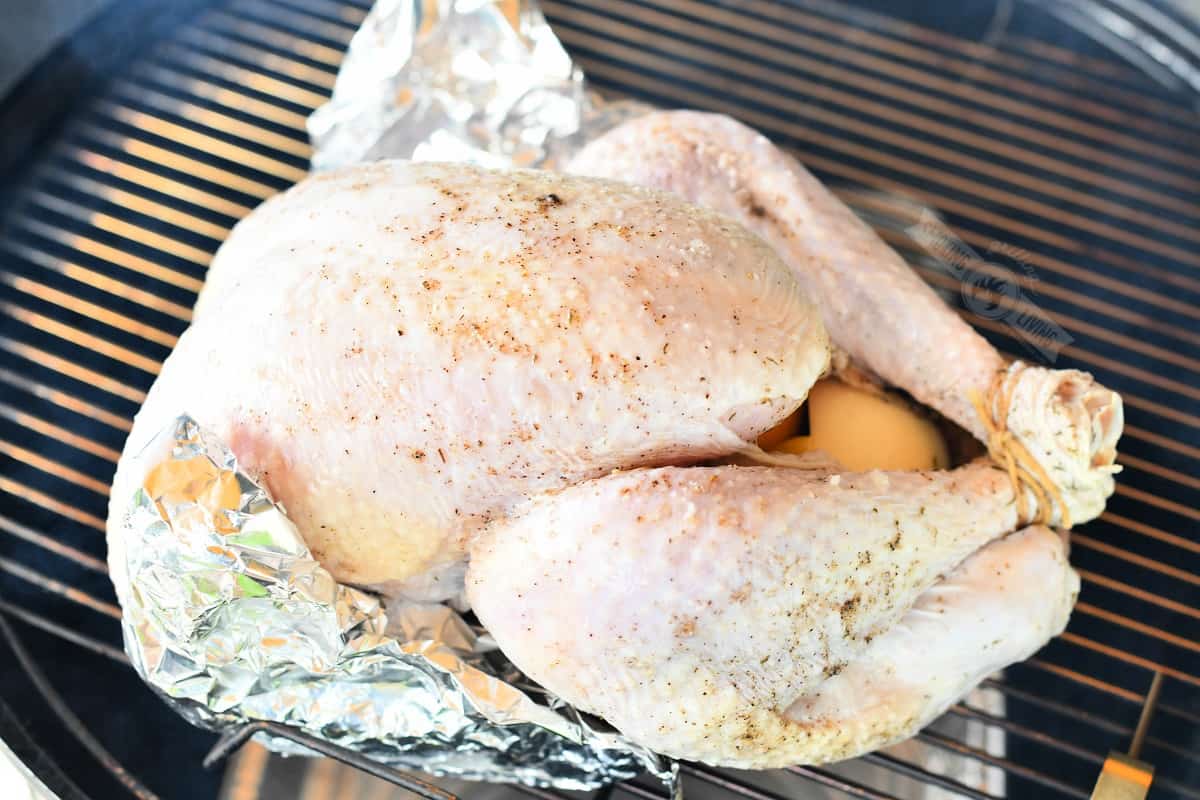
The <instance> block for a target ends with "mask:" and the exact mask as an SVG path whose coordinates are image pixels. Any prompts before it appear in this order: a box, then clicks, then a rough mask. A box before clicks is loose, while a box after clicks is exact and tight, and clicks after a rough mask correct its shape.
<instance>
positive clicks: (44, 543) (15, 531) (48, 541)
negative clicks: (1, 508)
mask: <svg viewBox="0 0 1200 800" xmlns="http://www.w3.org/2000/svg"><path fill="white" fill-rule="evenodd" d="M0 530H3V531H4V532H5V533H8V534H11V535H13V536H15V537H17V538H18V539H24V540H25V541H27V542H29V543H31V544H35V545H37V546H38V547H40V548H42V549H43V550H46V551H47V552H50V553H54V554H55V555H57V556H62V557H63V558H66V559H69V560H71V561H74V562H75V563H76V564H78V565H79V566H81V567H84V568H85V569H90V570H92V571H94V572H100V573H104V574H106V575H107V574H108V566H107V565H106V564H105V563H104V562H103V561H102V560H100V559H98V558H96V557H94V556H90V555H88V554H87V553H85V552H83V551H82V550H79V549H77V548H74V547H71V546H70V545H68V544H63V543H62V542H60V541H58V540H57V539H55V538H54V537H52V536H47V535H46V534H44V533H39V532H37V531H35V530H32V529H30V528H27V527H26V526H24V525H22V524H21V523H19V522H14V521H13V520H11V519H9V518H8V517H6V516H3V515H0ZM93 600H94V598H93ZM96 602H99V601H96Z"/></svg>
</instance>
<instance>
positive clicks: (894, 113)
mask: <svg viewBox="0 0 1200 800" xmlns="http://www.w3.org/2000/svg"><path fill="white" fill-rule="evenodd" d="M612 7H613V8H623V9H630V11H629V12H628V13H630V14H631V15H632V14H636V15H637V16H641V17H648V18H649V19H651V20H653V21H656V22H657V21H658V20H660V19H665V18H667V17H666V15H662V14H656V13H654V12H651V11H648V10H647V9H646V7H644V6H636V5H632V4H628V3H624V2H618V3H616V4H614V5H613V6H612ZM606 8H607V7H606ZM562 13H563V14H564V18H566V19H571V20H574V19H575V18H576V17H577V18H578V19H579V24H580V27H581V28H582V27H583V25H584V23H585V21H586V30H587V31H588V32H593V31H596V32H599V31H603V32H606V33H609V34H610V35H611V36H612V37H613V38H619V39H620V40H621V41H628V42H636V43H638V44H639V45H641V46H643V47H647V48H654V49H657V50H663V51H667V52H670V53H672V54H674V55H677V56H680V57H684V58H688V59H691V60H694V61H696V62H699V63H704V64H714V65H718V66H720V67H721V68H722V69H727V70H729V71H730V72H734V73H736V74H739V75H741V76H743V77H745V78H747V79H748V80H753V81H755V82H756V83H760V84H765V85H767V86H770V87H771V90H772V91H774V90H776V89H778V88H786V89H787V91H788V95H787V96H778V95H776V96H775V99H774V100H773V102H772V104H773V105H774V106H775V107H778V108H779V109H781V110H785V111H789V112H792V113H795V114H797V115H798V116H799V117H801V118H804V119H810V120H814V121H819V122H824V123H827V124H829V125H831V126H834V127H838V128H844V127H846V126H848V125H853V126H855V128H856V130H857V131H858V132H860V133H862V134H865V135H870V136H871V137H872V138H874V139H876V140H877V141H880V142H884V143H890V144H894V145H898V146H901V147H904V148H905V149H906V150H909V151H911V152H914V153H921V154H923V155H926V156H928V157H930V158H933V159H936V160H938V161H942V162H944V163H949V164H953V165H955V166H958V167H961V168H964V169H967V170H971V171H973V172H975V173H978V174H982V175H988V176H990V177H993V178H997V179H1000V180H1004V181H1007V182H1008V183H1009V184H1010V185H1015V186H1019V187H1024V188H1027V189H1031V190H1036V191H1039V192H1041V193H1043V194H1047V195H1050V196H1053V197H1058V198H1061V199H1065V200H1068V201H1070V202H1073V203H1075V204H1076V205H1083V206H1086V207H1090V208H1094V209H1096V210H1099V211H1102V212H1103V213H1106V214H1111V215H1114V216H1116V217H1118V218H1123V219H1126V220H1131V221H1135V222H1138V223H1139V224H1142V225H1146V226H1149V227H1151V228H1161V229H1163V230H1167V231H1169V232H1171V233H1173V234H1175V235H1181V236H1184V237H1185V238H1193V237H1196V236H1198V235H1200V234H1197V233H1196V231H1195V230H1194V229H1191V230H1189V229H1188V228H1187V226H1186V225H1183V224H1181V223H1178V222H1174V221H1171V220H1167V219H1164V218H1162V217H1156V216H1155V215H1153V214H1150V213H1148V212H1143V211H1141V210H1139V209H1136V208H1131V207H1130V206H1129V205H1126V204H1122V203H1117V202H1113V201H1108V200H1105V199H1103V198H1099V197H1096V196H1095V195H1094V194H1089V193H1087V192H1086V191H1081V190H1079V189H1076V188H1073V187H1071V186H1068V185H1065V184H1062V183H1058V182H1055V181H1052V180H1049V179H1042V178H1039V177H1037V176H1036V175H1035V174H1030V173H1029V172H1024V171H1022V170H1021V166H1028V164H1029V162H1030V160H1031V159H1032V161H1033V162H1039V163H1038V164H1037V165H1038V166H1042V167H1044V168H1046V169H1047V170H1053V172H1051V173H1050V174H1053V175H1059V176H1062V177H1069V178H1071V179H1073V180H1075V181H1078V182H1081V183H1082V182H1087V183H1089V184H1093V185H1097V186H1104V188H1109V189H1114V190H1116V191H1119V192H1122V193H1123V194H1125V195H1126V196H1127V197H1131V198H1137V199H1138V200H1141V201H1142V202H1145V203H1148V204H1151V205H1156V206H1160V207H1161V208H1163V209H1168V210H1170V211H1172V212H1174V213H1177V214H1180V215H1183V216H1188V217H1192V218H1195V217H1196V215H1197V209H1196V207H1195V206H1194V205H1193V204H1189V203H1186V202H1184V201H1183V200H1181V199H1180V198H1177V197H1173V196H1171V195H1167V194H1163V193H1161V192H1154V191H1152V190H1149V189H1147V188H1146V187H1144V186H1140V185H1138V184H1136V183H1134V182H1132V181H1131V180H1127V179H1122V178H1120V177H1115V176H1110V175H1105V174H1098V173H1097V172H1096V171H1093V170H1088V169H1086V168H1084V167H1080V166H1077V165H1075V164H1073V163H1070V162H1064V161H1062V160H1061V159H1055V158H1052V157H1047V156H1041V155H1039V154H1036V153H1030V151H1028V150H1027V149H1024V148H1021V147H1019V146H1017V145H1013V144H1008V143H1006V142H1003V141H998V140H996V139H994V138H991V137H989V136H986V135H983V134H980V133H976V132H974V131H972V130H970V129H966V128H964V127H962V126H961V125H956V124H954V123H953V122H944V121H942V120H941V119H939V118H930V116H929V115H928V114H926V113H917V112H909V111H906V110H904V109H903V108H902V107H899V106H897V105H896V103H895V101H896V100H897V99H900V98H898V97H896V96H894V95H891V96H889V97H888V98H887V100H888V101H889V102H882V101H874V100H869V99H866V98H864V97H862V96H861V95H858V94H851V93H849V92H845V91H840V90H838V89H837V88H836V86H837V84H838V83H839V82H840V83H845V82H850V81H851V78H852V75H850V76H848V75H847V73H846V71H845V70H844V69H842V68H841V67H839V66H837V65H834V64H830V63H828V62H822V61H819V60H816V59H805V58H804V57H803V56H791V57H790V58H789V59H788V62H789V64H788V65H789V66H792V67H795V66H800V65H801V64H800V63H799V62H803V66H804V68H805V69H806V70H812V71H814V73H815V74H817V75H818V76H819V77H820V79H821V82H819V83H817V82H812V81H802V80H799V79H796V78H789V77H787V76H784V75H780V73H779V71H778V68H777V67H775V68H773V67H771V66H765V65H759V64H756V63H754V62H751V61H747V60H746V59H745V58H736V57H732V56H727V55H724V54H723V53H721V52H719V51H715V52H714V51H712V50H711V49H706V48H704V47H699V46H695V45H691V44H688V43H686V42H684V41H682V40H681V39H674V38H672V39H666V38H664V37H662V36H661V35H658V33H657V32H656V31H655V32H651V31H648V30H645V29H639V28H637V27H634V26H632V25H621V24H620V23H617V22H615V21H613V20H612V19H611V17H609V16H608V15H607V14H603V15H601V14H597V13H594V12H591V11H587V10H583V9H579V8H574V7H571V8H570V9H569V10H568V9H567V8H564V9H563V10H562ZM688 34H689V36H690V35H692V33H691V31H690V29H689V31H688ZM575 35H576V36H577V37H580V36H583V35H584V34H582V33H576V34H575ZM696 35H698V36H700V37H701V38H704V39H705V40H706V41H707V42H709V43H711V44H713V45H718V46H719V45H720V44H721V43H722V42H721V41H720V40H726V39H729V38H731V35H730V34H727V33H725V32H723V31H721V30H720V29H715V28H705V29H702V30H700V31H698V32H697V34H696ZM578 41H581V42H583V41H587V42H589V43H594V42H597V41H599V40H598V39H595V38H594V37H592V38H588V39H584V38H579V39H578ZM751 47H752V45H751V44H749V43H747V44H745V45H743V46H742V48H743V49H749V48H751ZM748 54H750V53H748ZM761 54H762V51H761V50H758V49H755V50H754V52H753V53H752V55H756V56H758V57H760V58H761ZM854 83H857V86H856V88H858V89H866V90H873V91H876V92H877V91H879V84H878V82H876V81H874V80H872V79H870V78H867V77H865V76H864V77H862V78H860V79H859V80H858V81H856V82H854ZM904 91H905V90H900V93H901V94H903V93H904ZM766 94H767V93H766V92H765V91H762V90H759V91H758V92H757V94H756V93H753V92H751V93H749V94H747V96H749V97H756V98H757V97H758V96H760V95H762V96H765V95H766ZM793 97H794V98H795V99H792V98H793ZM815 103H821V104H822V105H815ZM830 103H834V104H836V106H837V107H838V108H841V109H844V111H843V112H838V111H833V110H832V109H830V108H827V107H825V106H826V105H827V104H830ZM943 110H945V111H947V112H952V111H954V110H955V109H943ZM864 113H870V114H871V115H872V117H873V118H874V119H878V120H879V124H875V123H870V122H865V121H864V120H862V119H861V115H862V114H864ZM851 115H852V116H851ZM960 116H961V115H959V114H954V116H952V117H950V119H955V118H958V117H960ZM902 126H903V127H902ZM905 127H907V128H908V129H912V130H914V131H919V132H920V133H922V134H926V135H930V134H936V135H938V136H939V137H941V141H935V140H931V139H924V138H919V137H918V136H916V135H913V134H907V133H904V128H905ZM948 145H960V146H961V145H969V146H971V147H973V148H976V149H978V150H983V151H984V152H988V153H991V154H992V155H994V156H999V157H1002V158H1005V159H1009V160H1010V163H1012V162H1015V163H1016V166H1005V165H1004V164H1001V163H998V162H993V161H988V160H986V159H982V158H978V157H976V156H974V155H972V154H971V153H970V152H968V151H963V150H959V149H951V147H948ZM1099 163H1104V162H1099Z"/></svg>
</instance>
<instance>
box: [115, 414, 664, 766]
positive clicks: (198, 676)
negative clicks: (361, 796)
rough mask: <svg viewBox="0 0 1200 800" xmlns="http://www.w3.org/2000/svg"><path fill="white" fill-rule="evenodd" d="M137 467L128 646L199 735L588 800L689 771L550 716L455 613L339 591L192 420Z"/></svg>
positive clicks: (121, 590)
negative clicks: (348, 754)
mask: <svg viewBox="0 0 1200 800" xmlns="http://www.w3.org/2000/svg"><path fill="white" fill-rule="evenodd" d="M136 458H137V466H138V469H139V473H140V474H142V475H143V476H144V477H143V479H142V481H141V486H140V488H139V489H138V490H137V491H136V492H135V493H134V495H133V496H132V497H130V498H129V499H128V503H127V505H126V507H125V510H124V513H123V514H122V516H121V521H122V527H121V530H120V546H121V556H123V559H124V563H123V566H124V570H123V571H122V570H118V571H116V572H115V576H116V579H117V580H119V581H123V582H124V583H125V585H119V586H118V587H117V588H118V594H119V595H120V597H121V598H122V604H123V631H124V638H125V649H126V651H127V652H128V654H129V656H130V658H131V660H132V662H133V665H134V667H135V668H136V669H137V671H138V672H139V673H140V674H141V676H142V677H143V678H144V679H145V680H146V681H147V682H148V683H149V684H150V685H151V686H152V687H154V688H155V689H156V690H157V691H158V692H159V693H160V694H162V695H163V696H164V697H165V698H166V699H167V700H168V701H169V702H170V703H171V704H172V705H174V706H175V707H176V708H177V709H178V710H179V711H180V712H181V713H182V714H183V715H184V716H185V717H186V718H188V719H189V720H191V721H192V722H194V723H196V724H198V725H202V726H205V727H209V728H213V729H217V730H226V729H229V728H231V727H236V726H238V725H240V724H243V723H245V722H247V721H253V720H268V721H272V722H279V723H282V724H286V725H291V726H295V727H297V728H299V729H301V730H303V731H305V732H306V733H309V734H311V735H314V736H317V737H320V738H322V739H324V740H326V741H329V742H331V743H333V744H336V745H340V746H343V747H347V748H350V749H353V750H357V751H359V752H362V753H364V754H366V755H369V756H370V757H372V758H375V759H377V760H379V761H381V762H384V763H387V764H390V765H393V766H397V767H413V768H418V769H422V770H425V771H427V772H432V773H434V774H445V775H455V776H460V777H465V778H473V779H481V780H501V781H519V782H523V783H527V784H533V785H548V786H556V787H558V788H566V789H588V788H595V787H598V786H601V785H604V784H606V783H609V782H612V781H614V780H620V779H625V778H629V777H632V776H634V775H637V774H639V773H641V772H642V771H643V770H649V771H651V772H653V773H655V774H657V775H659V776H660V777H663V778H664V779H669V778H670V776H671V775H672V774H673V773H672V767H669V766H667V765H665V764H664V762H662V761H661V760H660V759H659V758H658V757H657V756H655V755H653V754H652V753H650V752H648V751H646V750H645V749H643V748H641V747H639V746H637V745H634V744H632V743H630V742H628V741H626V740H624V739H623V738H622V737H620V736H619V735H618V734H615V733H610V732H603V731H600V730H597V729H595V728H593V727H592V726H590V725H588V724H587V723H586V722H585V721H584V720H583V719H582V718H581V717H580V715H579V714H578V713H576V712H574V710H573V709H570V708H568V707H565V706H564V705H563V704H562V703H561V702H558V701H556V700H555V699H554V698H545V699H544V701H543V702H542V703H538V702H535V701H534V700H533V698H532V697H531V696H530V695H529V694H527V693H526V692H524V691H522V690H520V689H518V688H517V687H516V686H515V685H514V683H516V682H520V681H522V680H523V678H522V677H521V676H520V675H519V673H518V672H517V671H516V669H515V667H513V666H512V665H511V664H510V663H507V662H506V661H504V660H503V657H502V656H501V655H500V654H499V653H498V652H497V651H494V648H491V647H489V645H488V643H487V639H486V637H479V636H477V635H476V632H475V631H474V630H473V629H472V628H471V626H470V625H469V624H468V623H467V622H466V621H465V620H464V619H463V618H462V617H461V616H459V615H458V613H457V612H455V611H454V610H453V609H451V608H449V607H446V606H417V605H407V606H400V607H397V608H394V609H386V608H385V607H384V605H383V604H382V603H381V601H380V600H379V599H378V598H376V597H374V596H372V595H370V594H367V593H366V592H363V591H360V590H358V589H355V588H352V587H349V586H343V585H339V584H338V583H337V582H336V581H335V580H334V579H333V578H332V576H331V575H330V574H329V573H328V572H327V571H326V570H325V569H323V568H322V567H321V565H320V564H318V563H317V561H316V560H315V559H314V558H313V556H312V554H311V553H310V552H309V550H308V548H307V547H306V546H305V544H304V541H303V539H302V538H301V537H300V535H299V533H298V532H297V530H296V527H295V525H293V524H292V522H291V521H290V520H289V519H288V516H287V513H286V511H285V509H284V508H283V507H282V506H280V505H279V504H277V503H275V502H273V501H272V499H271V497H270V496H269V495H268V493H267V492H266V490H265V489H264V488H263V487H262V486H261V485H260V484H259V483H258V482H256V481H255V479H254V478H253V477H252V476H250V475H248V474H247V473H246V472H245V471H243V470H241V469H240V468H239V466H238V463H237V460H236V458H235V457H234V455H233V453H232V452H231V451H230V450H229V448H228V447H226V446H225V445H224V444H223V443H222V442H220V441H218V440H217V439H216V438H215V437H213V436H212V435H210V434H209V433H207V432H206V431H205V430H204V429H203V428H201V426H200V425H199V424H198V423H197V422H196V421H195V420H193V419H192V418H190V417H188V416H186V415H184V416H180V417H179V418H178V419H177V420H176V421H175V422H174V424H173V425H171V426H170V427H169V428H168V429H166V430H164V431H163V432H162V433H160V434H159V435H158V436H157V437H156V438H155V439H154V440H152V441H151V442H150V443H149V444H148V445H147V446H146V447H145V448H144V449H143V450H142V451H141V452H140V453H139V454H138V455H137V456H136ZM122 572H123V573H124V574H123V575H122V574H121V573H122ZM389 611H390V612H391V613H390V617H391V618H390V620H389ZM489 651H491V652H489ZM501 675H503V678H501ZM268 743H269V744H272V745H273V746H279V745H280V742H279V741H278V740H271V741H270V742H268Z"/></svg>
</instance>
